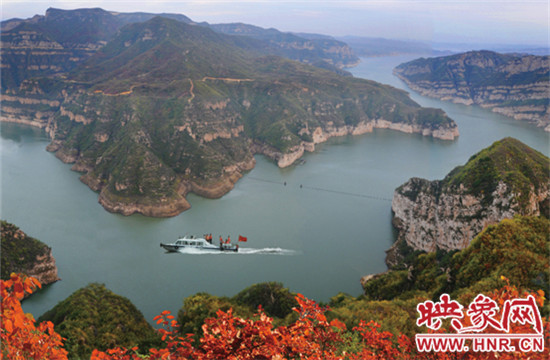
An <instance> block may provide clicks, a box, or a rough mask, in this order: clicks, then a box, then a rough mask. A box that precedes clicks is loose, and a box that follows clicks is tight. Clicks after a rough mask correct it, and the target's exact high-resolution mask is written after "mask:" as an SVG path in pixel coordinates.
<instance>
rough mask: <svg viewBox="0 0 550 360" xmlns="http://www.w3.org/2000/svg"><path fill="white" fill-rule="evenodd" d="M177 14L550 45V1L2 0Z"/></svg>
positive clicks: (10, 13) (13, 8) (41, 8)
mask: <svg viewBox="0 0 550 360" xmlns="http://www.w3.org/2000/svg"><path fill="white" fill-rule="evenodd" d="M49 7H56V8H61V9H76V8H89V7H101V8H103V9H105V10H111V11H122V12H132V11H145V12H172V13H181V14H184V15H187V16H189V17H190V18H191V19H193V20H194V21H198V22H200V21H207V22H209V23H227V22H244V23H249V24H254V25H258V26H262V27H275V28H277V29H279V30H281V31H294V32H313V33H321V34H327V35H333V36H343V35H358V36H371V37H385V38H399V39H417V40H423V41H428V42H432V41H434V42H463V43H483V44H490V43H493V44H525V45H537V46H545V45H546V46H547V45H548V43H549V11H550V10H549V8H550V5H549V1H548V0H514V1H507V0H481V1H476V0H439V1H435V0H385V1H382V0H374V1H373V0H342V1H337V0H324V1H314V0H237V1H229V0H194V1H180V0H159V1H140V0H137V1H129V0H86V1H82V0H49V1H48V0H34V1H27V0H2V19H9V18H13V17H19V18H28V17H32V16H33V15H35V14H40V15H43V14H44V13H45V11H46V9H47V8H49Z"/></svg>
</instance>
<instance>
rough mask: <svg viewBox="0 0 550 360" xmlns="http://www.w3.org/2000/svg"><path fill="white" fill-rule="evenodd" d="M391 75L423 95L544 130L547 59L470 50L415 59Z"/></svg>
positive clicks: (548, 116)
mask: <svg viewBox="0 0 550 360" xmlns="http://www.w3.org/2000/svg"><path fill="white" fill-rule="evenodd" d="M394 73H395V74H396V75H397V76H398V77H399V78H401V79H402V80H403V81H405V82H406V83H407V85H408V86H409V87H410V88H411V89H413V90H414V91H417V92H419V93H420V94H422V95H424V96H429V97H433V98H438V99H441V100H449V101H452V102H455V103H460V104H465V105H472V104H476V105H480V106H482V107H486V108H489V109H491V110H492V111H494V112H497V113H500V114H503V115H506V116H509V117H512V118H514V119H516V120H524V121H529V122H531V123H533V124H535V125H536V126H538V127H541V128H544V129H545V130H546V131H550V107H549V103H550V95H549V94H550V81H549V76H550V57H549V56H534V55H523V56H519V55H518V56H516V55H502V54H498V53H494V52H490V51H472V52H468V53H464V54H458V55H453V56H447V57H441V58H430V59H424V58H422V59H418V60H414V61H411V62H408V63H405V64H401V65H399V66H398V67H396V68H395V69H394Z"/></svg>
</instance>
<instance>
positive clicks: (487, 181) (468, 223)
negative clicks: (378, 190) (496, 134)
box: [387, 138, 550, 265]
mask: <svg viewBox="0 0 550 360" xmlns="http://www.w3.org/2000/svg"><path fill="white" fill-rule="evenodd" d="M501 160H504V162H502V161H501ZM549 166H550V161H549V159H548V158H547V157H545V156H544V155H542V154H540V153H537V152H535V151H534V150H532V149H530V148H529V147H527V146H526V145H524V144H521V143H520V142H519V141H517V140H514V139H510V138H507V139H504V140H501V141H500V142H497V143H495V144H493V145H492V146H491V147H490V148H489V149H486V150H483V151H482V152H480V153H478V154H476V155H475V156H473V157H472V159H471V160H470V161H469V162H468V164H466V165H465V166H463V167H458V168H456V169H455V170H453V171H452V172H451V173H450V174H449V175H448V176H447V177H446V178H445V179H444V180H435V181H429V180H426V179H420V178H412V179H410V180H409V181H407V182H406V183H405V184H403V185H401V186H400V187H399V188H397V189H396V190H395V193H394V197H393V200H392V211H393V214H394V215H393V224H394V226H395V227H396V228H397V230H398V231H399V234H398V240H397V242H396V244H394V246H393V247H392V248H391V249H390V251H389V252H388V258H387V262H388V264H389V265H395V264H396V263H397V262H398V259H399V256H400V254H399V246H400V245H401V244H402V243H403V242H404V243H406V244H407V245H408V246H410V247H411V248H413V249H415V250H423V251H426V252H433V251H436V250H437V249H443V250H454V249H464V248H466V247H467V246H468V245H469V244H470V241H471V240H472V239H473V238H474V237H475V236H476V235H477V234H479V233H480V232H481V231H482V230H483V229H484V228H485V227H487V226H488V225H491V224H496V223H498V222H499V221H501V220H502V219H507V218H512V217H514V215H534V216H539V215H544V216H548V205H549V201H550V184H549V175H548V168H549Z"/></svg>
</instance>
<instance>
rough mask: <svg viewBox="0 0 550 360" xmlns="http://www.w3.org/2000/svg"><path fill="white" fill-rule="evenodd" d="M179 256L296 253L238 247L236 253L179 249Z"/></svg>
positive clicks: (279, 249) (286, 250) (292, 252)
mask: <svg viewBox="0 0 550 360" xmlns="http://www.w3.org/2000/svg"><path fill="white" fill-rule="evenodd" d="M178 252H179V253H181V254H191V255H212V254H228V255H231V254H233V255H296V254H298V252H296V251H295V250H289V249H282V248H278V247H277V248H263V249H254V248H243V247H240V248H239V251H238V252H234V251H218V250H201V249H193V248H186V249H180V250H179V251H178Z"/></svg>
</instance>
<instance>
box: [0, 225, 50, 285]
mask: <svg viewBox="0 0 550 360" xmlns="http://www.w3.org/2000/svg"><path fill="white" fill-rule="evenodd" d="M1 228H2V231H1V232H2V253H1V256H2V263H1V268H2V279H7V278H9V276H10V274H11V273H12V272H15V273H23V274H25V275H27V276H32V277H35V278H37V279H38V281H40V283H41V284H42V285H47V284H51V283H53V282H56V281H58V280H60V279H59V277H58V275H57V267H56V265H55V259H54V258H53V256H52V249H51V248H50V247H48V246H47V245H45V244H44V243H42V242H40V241H38V240H36V239H34V238H32V237H30V236H27V234H25V233H24V232H23V231H22V230H20V229H19V228H18V227H16V226H15V225H13V224H10V223H8V222H5V221H2V222H1Z"/></svg>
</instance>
